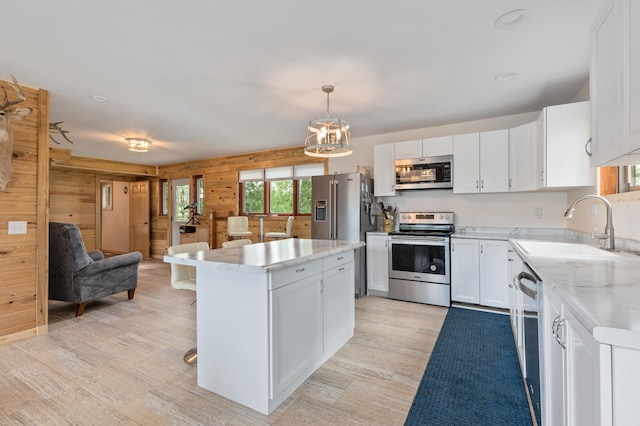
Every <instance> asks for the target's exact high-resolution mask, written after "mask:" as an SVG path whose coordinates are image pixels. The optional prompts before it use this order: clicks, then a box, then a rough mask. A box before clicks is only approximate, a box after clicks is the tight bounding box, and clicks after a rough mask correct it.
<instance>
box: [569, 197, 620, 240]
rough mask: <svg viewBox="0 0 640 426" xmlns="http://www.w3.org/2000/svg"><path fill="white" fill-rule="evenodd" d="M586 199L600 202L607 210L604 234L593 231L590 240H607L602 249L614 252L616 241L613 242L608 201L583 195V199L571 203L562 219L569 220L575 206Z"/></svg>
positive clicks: (613, 236)
mask: <svg viewBox="0 0 640 426" xmlns="http://www.w3.org/2000/svg"><path fill="white" fill-rule="evenodd" d="M588 199H593V200H600V201H602V203H603V204H604V206H605V207H606V209H607V225H606V226H605V228H604V233H602V234H601V233H598V232H596V231H595V229H594V230H593V233H592V234H591V238H597V239H599V240H607V244H606V246H605V247H604V249H605V250H610V251H615V249H616V241H615V235H614V233H613V220H612V217H613V215H612V214H611V203H610V202H609V200H607V199H606V198H604V197H601V196H599V195H585V196H583V197H580V198H578V199H576V200H575V201H574V202H573V203H571V205H570V206H569V208H568V209H567V211H566V212H565V213H564V217H566V218H567V219H571V218H572V217H573V212H574V210H575V206H576V204H578V203H579V202H580V201H582V200H588Z"/></svg>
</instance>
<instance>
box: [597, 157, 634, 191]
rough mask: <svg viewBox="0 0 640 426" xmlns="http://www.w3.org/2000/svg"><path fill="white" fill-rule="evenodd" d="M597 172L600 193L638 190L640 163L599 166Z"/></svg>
mask: <svg viewBox="0 0 640 426" xmlns="http://www.w3.org/2000/svg"><path fill="white" fill-rule="evenodd" d="M598 174H599V191H598V193H599V194H600V195H611V194H620V193H624V192H630V191H640V164H639V165H631V166H619V167H617V166H612V167H600V168H599V169H598Z"/></svg>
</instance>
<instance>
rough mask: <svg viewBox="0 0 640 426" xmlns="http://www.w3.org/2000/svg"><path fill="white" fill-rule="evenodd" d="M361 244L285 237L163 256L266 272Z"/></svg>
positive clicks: (187, 262)
mask: <svg viewBox="0 0 640 426" xmlns="http://www.w3.org/2000/svg"><path fill="white" fill-rule="evenodd" d="M363 246H364V243H363V242H362V241H336V240H309V239H302V238H287V239H284V240H277V241H269V242H266V243H259V244H248V245H246V246H242V247H233V248H223V249H214V250H206V251H199V252H194V253H181V254H176V255H173V256H168V255H167V256H164V261H165V262H168V263H180V264H183V265H190V266H205V267H208V268H217V269H225V270H237V271H243V272H255V273H266V272H268V271H273V270H276V269H281V268H286V267H289V266H294V265H298V264H301V263H306V262H308V261H310V260H314V259H320V258H323V257H326V256H330V255H332V254H337V253H342V252H345V251H348V250H354V249H357V248H358V247H363Z"/></svg>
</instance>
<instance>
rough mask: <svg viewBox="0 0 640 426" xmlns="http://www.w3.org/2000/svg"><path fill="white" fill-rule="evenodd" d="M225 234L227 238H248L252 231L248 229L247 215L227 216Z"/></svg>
mask: <svg viewBox="0 0 640 426" xmlns="http://www.w3.org/2000/svg"><path fill="white" fill-rule="evenodd" d="M227 235H228V236H229V238H250V237H251V236H252V235H253V232H251V231H249V218H248V217H247V216H229V218H228V219H227Z"/></svg>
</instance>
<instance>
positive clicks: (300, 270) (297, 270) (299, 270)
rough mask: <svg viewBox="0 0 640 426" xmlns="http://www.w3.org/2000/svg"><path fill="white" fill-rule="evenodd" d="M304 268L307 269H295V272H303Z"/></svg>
mask: <svg viewBox="0 0 640 426" xmlns="http://www.w3.org/2000/svg"><path fill="white" fill-rule="evenodd" d="M305 269H307V268H300V269H296V272H304V270H305Z"/></svg>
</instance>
